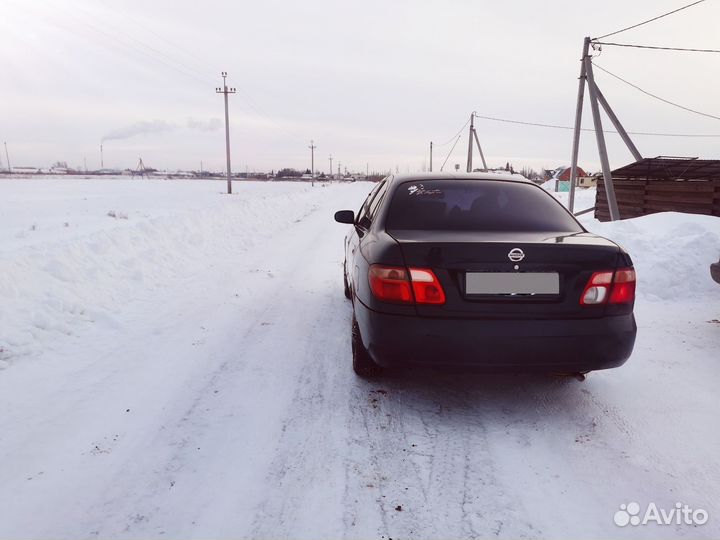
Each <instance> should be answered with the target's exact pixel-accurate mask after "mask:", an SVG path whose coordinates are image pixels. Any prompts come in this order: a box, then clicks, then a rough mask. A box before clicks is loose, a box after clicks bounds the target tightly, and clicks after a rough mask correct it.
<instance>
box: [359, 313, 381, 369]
mask: <svg viewBox="0 0 720 540" xmlns="http://www.w3.org/2000/svg"><path fill="white" fill-rule="evenodd" d="M351 342H352V365H353V371H354V372H355V374H356V375H358V376H359V377H362V378H364V379H371V378H374V377H377V376H378V375H380V374H381V373H382V368H381V367H380V366H378V365H377V364H376V363H375V362H374V361H373V359H372V358H370V354H369V353H368V352H367V350H366V349H365V347H364V346H363V343H362V338H361V337H360V327H359V326H358V323H357V321H356V320H355V317H354V316H353V321H352V337H351Z"/></svg>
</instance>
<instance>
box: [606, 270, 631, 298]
mask: <svg viewBox="0 0 720 540" xmlns="http://www.w3.org/2000/svg"><path fill="white" fill-rule="evenodd" d="M633 300H635V270H633V269H632V268H623V269H622V270H618V271H617V272H615V279H613V287H612V291H611V292H610V300H609V302H610V303H611V304H628V303H630V302H632V301H633Z"/></svg>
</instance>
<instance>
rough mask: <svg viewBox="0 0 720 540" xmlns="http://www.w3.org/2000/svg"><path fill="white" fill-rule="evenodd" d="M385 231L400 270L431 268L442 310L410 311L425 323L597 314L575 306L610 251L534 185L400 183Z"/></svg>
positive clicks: (613, 257) (613, 255)
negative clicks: (431, 319) (396, 248)
mask: <svg viewBox="0 0 720 540" xmlns="http://www.w3.org/2000/svg"><path fill="white" fill-rule="evenodd" d="M385 228H386V230H387V231H388V233H389V234H390V235H391V236H393V237H394V238H395V239H396V240H397V241H398V243H399V244H400V246H401V249H402V253H403V257H404V259H405V263H406V264H407V265H408V266H412V267H422V268H431V269H432V270H433V271H434V272H435V274H436V275H437V276H438V279H439V280H440V282H441V284H442V285H443V288H444V289H445V294H446V303H445V304H444V305H442V306H418V313H419V314H421V315H430V316H447V317H467V316H474V317H492V318H502V317H508V318H517V317H527V318H557V317H577V316H582V317H593V316H601V315H602V314H603V309H602V308H598V309H587V308H582V309H581V306H580V296H581V294H582V291H583V289H584V287H585V285H586V283H587V281H588V279H589V278H590V276H591V275H592V273H593V272H594V271H599V270H608V269H610V270H612V269H614V268H615V267H616V266H617V263H618V254H619V251H620V250H619V248H618V246H617V245H615V244H614V243H612V242H610V241H608V240H605V239H603V238H601V237H598V236H595V235H592V234H590V233H587V232H586V231H585V230H584V229H583V228H582V227H581V226H580V225H579V224H578V223H577V221H576V220H575V219H574V218H573V217H572V216H571V215H570V214H569V213H568V212H567V211H566V210H565V209H564V208H563V207H562V206H561V205H560V204H559V203H558V202H557V201H556V200H555V199H554V198H553V197H552V196H550V195H549V194H547V193H545V192H544V191H543V190H542V189H541V188H538V187H537V186H534V185H532V184H526V183H521V182H511V181H497V180H457V179H449V180H431V181H424V182H420V183H414V182H408V183H404V184H401V185H400V186H398V188H397V189H396V190H395V191H394V194H393V199H392V201H391V204H390V206H389V208H388V212H387V214H386V220H385Z"/></svg>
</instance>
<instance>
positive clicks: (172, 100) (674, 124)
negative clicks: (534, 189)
mask: <svg viewBox="0 0 720 540" xmlns="http://www.w3.org/2000/svg"><path fill="white" fill-rule="evenodd" d="M685 3H689V0H680V1H677V0H654V1H652V2H649V1H647V2H646V1H642V2H640V1H635V2H629V1H627V0H622V1H620V0H605V1H604V2H589V1H579V0H572V1H570V0H568V1H554V0H546V1H542V2H541V1H537V0H517V1H504V2H497V1H495V2H491V1H486V0H467V1H466V0H444V1H441V0H438V1H424V0H412V1H410V0H408V1H396V0H378V1H376V0H364V1H362V2H342V1H338V0H306V1H303V2H291V1H276V0H262V1H260V0H258V1H253V2H249V1H229V0H225V1H219V0H204V1H197V0H193V1H186V0H123V1H119V0H118V1H110V0H62V1H60V0H0V80H2V93H1V94H0V140H3V141H5V140H6V141H7V143H8V148H9V150H10V159H11V162H12V165H13V166H23V165H32V166H49V165H50V164H51V163H53V162H55V161H67V162H68V164H69V165H71V166H82V165H83V159H87V165H88V167H89V168H96V167H99V161H100V152H99V146H100V143H101V141H103V140H104V154H105V166H106V167H122V168H126V167H134V166H135V165H136V164H137V160H138V157H139V156H142V158H143V160H144V162H145V163H146V164H147V165H148V166H153V167H156V168H161V169H164V168H169V169H178V168H183V169H197V168H199V167H200V162H201V161H202V162H203V164H204V167H205V168H206V169H215V170H221V169H222V168H223V167H224V131H223V104H222V96H220V95H216V94H215V87H216V86H218V85H220V83H221V79H220V75H219V73H220V71H222V70H225V71H227V72H228V73H229V84H231V85H232V86H235V87H237V89H238V93H237V94H236V95H234V96H231V98H230V124H231V130H232V131H231V139H232V161H233V169H234V170H235V171H244V170H245V168H246V167H247V168H249V169H250V170H269V169H278V168H280V167H295V168H306V167H309V166H310V150H309V149H308V146H309V144H310V140H311V139H313V140H314V141H315V144H316V145H317V150H316V161H315V162H316V169H317V170H325V171H327V169H328V168H329V162H328V156H329V155H330V154H332V155H333V156H334V158H335V167H336V166H337V162H338V161H340V162H342V164H343V167H344V166H345V165H347V166H349V167H350V168H351V169H352V170H363V171H364V170H365V166H366V163H368V164H369V167H370V169H371V170H377V171H387V170H388V169H391V168H392V169H393V170H394V169H395V167H396V166H397V167H398V168H399V169H400V171H401V172H405V171H407V170H411V171H412V170H420V169H421V168H423V166H427V164H428V146H429V142H430V141H431V140H432V141H435V142H436V143H437V144H438V146H437V147H436V151H435V155H434V166H435V167H434V168H435V170H437V168H438V167H439V165H440V164H441V163H442V162H443V161H444V159H445V157H446V156H447V153H448V151H449V150H450V147H451V144H447V145H445V146H439V145H440V144H441V143H444V142H446V141H448V140H450V139H451V138H452V136H453V135H454V134H455V133H457V132H458V130H459V129H460V127H461V126H462V125H463V124H464V123H465V121H466V120H467V119H468V117H469V115H470V113H471V112H472V111H473V110H475V111H477V112H478V114H480V115H485V116H492V117H499V118H506V119H512V120H522V121H530V122H540V123H547V124H559V125H566V126H570V125H572V123H573V119H574V111H575V100H576V94H577V77H578V74H579V67H580V66H579V58H580V54H581V47H582V41H583V37H584V36H586V35H590V36H598V35H602V34H605V33H609V32H612V31H615V30H618V29H620V28H623V27H625V26H628V25H631V24H634V23H637V22H640V21H642V20H644V19H648V18H650V17H653V16H655V15H658V14H661V13H663V12H666V11H669V10H672V9H675V8H677V7H680V6H682V5H683V4H685ZM718 21H720V0H706V1H705V2H704V3H702V4H699V5H697V6H695V7H692V8H689V9H686V10H684V11H682V12H679V13H677V14H675V15H672V16H670V17H666V18H664V19H662V20H658V21H656V22H654V23H652V24H648V25H645V26H643V27H641V28H637V29H634V30H630V31H627V32H624V33H621V34H618V35H616V36H613V37H612V40H613V41H617V42H623V43H639V44H650V45H662V46H680V47H698V48H714V49H718V48H720V33H719V32H718ZM608 39H610V38H608ZM596 54H597V53H596ZM596 62H597V63H598V64H599V65H601V66H603V67H605V68H607V69H609V70H610V71H612V72H614V73H616V74H618V75H620V76H621V77H624V78H626V79H628V80H629V81H631V82H633V83H635V84H637V85H639V86H641V87H643V88H645V89H646V90H648V91H650V92H653V93H656V94H658V95H660V96H662V97H664V98H666V99H669V100H672V101H676V102H679V103H681V104H683V105H685V106H687V107H691V108H694V109H698V110H700V111H703V112H707V113H710V114H714V115H716V116H720V103H719V102H718V98H717V96H718V90H719V88H720V55H718V54H699V53H681V52H661V51H648V50H639V49H627V48H618V47H604V49H603V51H602V53H601V56H600V57H599V58H597V59H596ZM597 81H598V85H599V86H600V88H601V89H602V90H603V92H604V94H605V96H606V97H607V99H608V101H609V102H610V104H611V105H612V106H613V107H614V109H615V111H616V113H617V114H618V116H619V117H620V119H621V120H622V121H623V123H624V125H625V127H626V129H628V130H630V131H645V132H663V133H694V134H718V135H720V121H718V120H716V119H711V118H706V117H701V116H698V115H693V114H690V113H687V112H684V111H681V110H678V109H675V108H673V107H670V106H668V105H665V104H663V103H660V102H658V101H655V100H652V99H650V98H649V97H647V96H645V95H643V94H642V93H640V92H639V91H637V90H635V89H633V88H631V87H629V86H626V85H624V84H623V83H621V82H619V81H617V80H615V79H612V78H611V77H609V76H608V75H606V74H604V73H602V72H598V73H597ZM476 122H477V129H478V135H479V137H480V141H481V143H482V145H483V149H484V151H485V153H486V157H487V158H488V161H489V164H490V165H491V166H494V165H495V166H496V165H501V164H503V165H504V163H505V162H506V161H510V162H512V163H513V165H514V166H515V167H516V168H520V167H522V166H523V165H529V166H532V167H535V168H539V167H543V166H544V167H548V168H550V167H553V168H554V167H555V166H558V165H561V164H567V163H569V161H570V149H571V142H572V141H571V138H572V132H571V131H564V130H553V129H545V128H539V127H530V126H518V125H511V124H504V123H498V122H493V121H489V120H477V121H476ZM605 123H606V125H607V126H609V121H607V119H605ZM583 124H584V126H586V127H590V126H591V117H590V114H589V111H588V110H586V113H585V116H584V122H583ZM609 127H611V126H609ZM609 137H610V139H609V150H610V159H611V165H612V166H613V167H616V166H621V165H623V164H626V163H627V162H629V161H631V160H632V158H631V156H630V154H629V153H628V151H627V150H626V149H625V147H624V146H623V145H622V143H621V142H619V140H618V139H617V136H615V135H610V136H609ZM635 142H636V144H637V146H638V148H639V149H640V152H641V153H642V154H643V155H645V156H656V155H681V156H700V157H707V158H720V151H719V150H720V137H718V138H670V137H650V136H636V137H635ZM466 152H467V134H466V133H464V134H463V136H462V138H461V139H460V141H459V143H458V145H457V147H456V149H455V152H454V153H453V154H452V155H451V156H450V158H449V160H448V165H446V168H449V167H451V166H452V165H454V164H455V163H461V164H464V162H465V159H466V158H465V154H466ZM1 156H2V164H3V166H5V155H4V153H2V154H1ZM475 159H478V158H477V156H476V158H475ZM598 162H599V161H598V158H597V151H596V149H595V144H594V136H593V135H592V134H586V135H584V136H583V139H582V142H581V159H580V165H581V166H583V167H585V168H587V169H589V170H596V169H598V168H599V165H598ZM463 167H464V165H463Z"/></svg>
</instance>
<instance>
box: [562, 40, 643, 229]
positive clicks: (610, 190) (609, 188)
mask: <svg viewBox="0 0 720 540" xmlns="http://www.w3.org/2000/svg"><path fill="white" fill-rule="evenodd" d="M591 42H592V40H591V39H590V38H589V37H586V38H585V40H584V41H583V54H582V58H581V59H580V79H579V81H580V82H579V84H578V96H577V105H576V108H575V129H574V134H573V145H572V158H571V163H570V193H569V197H568V208H569V210H570V211H571V212H572V211H573V210H574V207H575V184H576V183H577V169H578V148H579V146H580V131H581V125H582V111H583V99H584V96H585V86H587V89H588V94H589V97H590V109H591V111H592V117H593V125H594V127H595V139H596V142H597V149H598V154H599V155H600V164H601V167H602V175H603V183H604V185H605V197H606V199H607V204H608V211H609V213H610V219H611V220H612V221H615V220H617V219H620V210H619V207H618V204H617V198H616V196H615V186H614V184H613V179H612V172H611V170H610V161H609V159H608V153H607V146H606V144H605V134H604V132H603V127H602V119H601V117H600V107H602V108H603V109H604V110H605V114H607V115H608V118H610V121H611V122H612V124H613V126H615V129H616V130H617V132H618V133H619V134H620V137H621V138H622V140H623V142H624V143H625V146H627V148H628V150H629V151H630V153H631V154H632V155H633V157H634V158H635V161H641V160H642V159H643V157H642V155H641V154H640V151H639V150H638V149H637V147H636V146H635V144H634V143H633V142H632V140H631V139H630V135H628V133H627V131H625V128H624V127H623V126H622V124H621V123H620V120H619V119H618V117H617V115H616V114H615V112H614V111H613V110H612V109H611V108H610V104H609V103H608V102H607V100H606V99H605V96H603V94H602V92H601V91H600V88H598V86H597V84H596V83H595V77H594V75H593V68H592V56H590V45H591ZM555 191H557V182H556V184H555Z"/></svg>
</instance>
